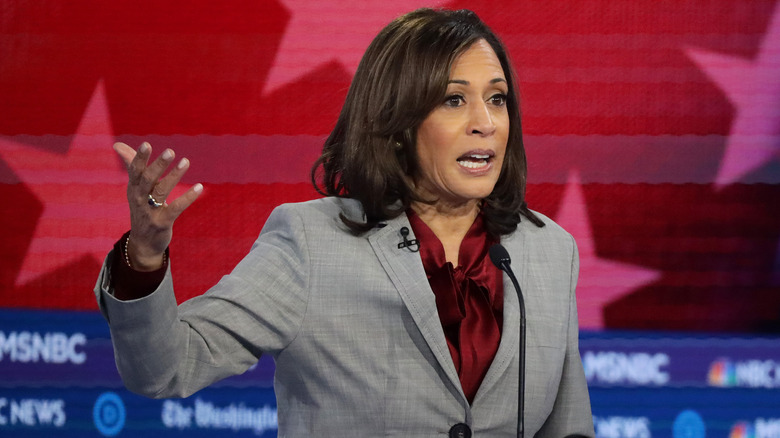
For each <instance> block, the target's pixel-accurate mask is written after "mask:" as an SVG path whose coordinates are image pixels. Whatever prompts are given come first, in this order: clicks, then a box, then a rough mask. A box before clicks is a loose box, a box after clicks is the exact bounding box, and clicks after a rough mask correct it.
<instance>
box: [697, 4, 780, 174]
mask: <svg viewBox="0 0 780 438" xmlns="http://www.w3.org/2000/svg"><path fill="white" fill-rule="evenodd" d="M687 52H688V55H689V56H690V57H691V58H693V60H694V61H695V62H696V63H697V64H698V65H699V68H701V69H702V70H703V71H704V72H705V73H707V75H708V76H709V77H710V78H711V79H712V80H713V81H714V82H715V83H716V84H717V85H718V86H719V87H720V89H721V90H723V92H724V93H725V94H726V96H727V97H728V99H729V101H730V102H731V103H732V105H734V107H735V109H736V116H735V118H734V121H733V123H732V125H731V131H730V133H729V138H728V141H727V144H726V152H725V156H724V157H723V161H722V162H721V167H720V169H719V171H718V175H717V177H716V178H715V185H716V186H717V187H723V186H724V185H727V184H730V183H733V182H735V181H738V180H739V179H740V178H741V177H743V176H744V175H746V174H748V173H750V172H751V171H753V170H755V169H758V168H760V167H761V166H763V165H764V164H765V163H766V162H768V161H770V160H772V159H773V158H775V157H778V156H779V154H780V7H776V8H775V12H774V15H773V16H772V19H771V22H770V23H769V28H768V29H767V32H766V34H765V35H764V40H763V42H762V44H761V48H760V50H759V52H758V55H757V56H756V57H755V59H753V60H752V61H751V60H745V59H741V58H737V57H733V56H726V55H721V54H718V53H712V52H708V51H706V50H701V49H695V48H694V49H688V50H687Z"/></svg>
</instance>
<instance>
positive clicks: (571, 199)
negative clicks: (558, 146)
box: [555, 171, 660, 329]
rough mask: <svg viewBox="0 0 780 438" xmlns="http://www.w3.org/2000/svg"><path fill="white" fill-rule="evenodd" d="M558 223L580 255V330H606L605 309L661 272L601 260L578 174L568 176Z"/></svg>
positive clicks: (578, 291) (652, 279)
mask: <svg viewBox="0 0 780 438" xmlns="http://www.w3.org/2000/svg"><path fill="white" fill-rule="evenodd" d="M561 202H562V204H561V208H560V210H559V211H558V215H557V217H556V219H555V221H556V222H557V223H558V224H559V225H560V226H562V227H563V228H565V229H566V230H567V231H568V232H570V233H571V234H572V235H573V236H574V239H575V240H576V241H577V246H578V248H579V253H580V278H579V281H578V282H577V310H578V314H579V315H578V316H579V323H580V328H586V329H602V328H604V306H605V305H606V304H609V303H610V302H612V301H614V300H615V299H617V298H619V297H622V296H624V295H628V294H629V293H631V292H632V291H634V290H635V289H637V288H639V287H640V286H643V285H645V284H648V283H651V282H653V281H655V280H656V279H657V278H659V277H660V273H659V272H658V271H654V270H650V269H646V268H642V267H638V266H634V265H629V264H627V263H620V262H614V261H610V260H605V259H602V258H599V256H598V255H597V254H596V245H595V243H594V241H593V232H592V228H591V226H590V221H589V219H588V212H587V208H586V206H585V196H584V195H583V193H582V186H581V184H580V177H579V174H578V172H576V171H574V172H571V173H570V174H569V180H568V182H567V184H566V192H565V193H564V195H563V200H562V201H561Z"/></svg>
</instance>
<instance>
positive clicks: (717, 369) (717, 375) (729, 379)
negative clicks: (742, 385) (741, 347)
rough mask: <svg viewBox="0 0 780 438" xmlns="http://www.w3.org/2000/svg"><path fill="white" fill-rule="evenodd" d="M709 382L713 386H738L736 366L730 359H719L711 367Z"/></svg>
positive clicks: (708, 376)
mask: <svg viewBox="0 0 780 438" xmlns="http://www.w3.org/2000/svg"><path fill="white" fill-rule="evenodd" d="M707 381H708V382H709V384H710V385H711V386H719V387H728V386H736V384H737V371H736V368H735V367H734V364H733V363H732V362H731V361H729V360H728V359H722V358H721V359H718V360H716V361H715V362H713V363H712V365H710V371H709V373H707Z"/></svg>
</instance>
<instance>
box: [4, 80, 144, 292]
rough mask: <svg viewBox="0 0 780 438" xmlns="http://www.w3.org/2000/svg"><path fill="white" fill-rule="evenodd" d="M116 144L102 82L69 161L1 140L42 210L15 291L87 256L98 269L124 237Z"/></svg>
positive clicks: (121, 176)
mask: <svg viewBox="0 0 780 438" xmlns="http://www.w3.org/2000/svg"><path fill="white" fill-rule="evenodd" d="M113 143H114V135H113V130H112V128H111V122H110V118H109V114H108V105H107V103H106V95H105V89H104V86H103V82H102V81H100V82H99V83H98V85H97V86H96V88H95V91H94V93H93V94H92V98H91V99H90V101H89V104H88V105H87V108H86V110H85V111H84V115H83V117H82V119H81V122H80V124H79V127H78V130H77V131H76V134H75V135H74V137H73V140H72V142H71V144H70V147H69V148H68V151H67V153H66V154H65V155H63V154H61V153H56V152H50V151H45V150H40V149H37V148H33V147H31V146H29V145H27V144H23V143H19V142H16V141H12V140H10V139H8V138H0V156H2V158H3V159H4V160H5V161H6V162H8V164H9V165H10V167H11V168H12V169H13V171H14V172H15V173H16V174H17V175H18V176H19V179H20V180H21V182H22V183H24V184H25V185H26V186H27V187H28V188H29V189H30V191H31V192H32V193H33V194H34V195H35V196H36V197H37V198H38V199H39V200H40V201H41V203H42V204H43V211H42V213H41V216H40V217H39V218H38V222H37V224H36V227H35V233H34V235H33V237H32V240H31V242H30V246H29V248H28V250H27V253H26V254H25V258H24V261H23V262H22V266H21V269H20V271H19V275H18V276H17V278H16V282H15V285H16V286H17V287H19V286H22V285H24V284H25V283H27V282H29V281H30V280H32V279H34V278H37V277H39V276H42V275H45V274H46V273H49V272H51V271H55V270H57V269H59V268H62V267H64V266H67V265H69V264H70V263H73V262H74V261H76V260H78V259H80V258H83V257H84V255H89V254H91V255H92V256H93V257H94V258H95V260H96V261H98V263H99V261H102V259H103V257H104V256H105V254H106V252H107V251H108V249H110V248H111V246H112V245H113V243H114V241H115V240H116V239H117V236H121V235H122V233H123V232H124V231H126V228H127V226H128V225H127V224H128V218H129V212H128V208H127V202H126V196H125V185H126V183H127V172H126V171H125V169H124V167H123V166H122V165H121V164H120V162H119V160H118V159H117V158H116V157H115V155H114V152H113V150H112V148H111V145H112V144H113Z"/></svg>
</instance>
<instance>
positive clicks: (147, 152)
mask: <svg viewBox="0 0 780 438" xmlns="http://www.w3.org/2000/svg"><path fill="white" fill-rule="evenodd" d="M151 155H152V145H150V144H149V143H147V142H143V143H141V146H140V147H139V148H138V150H137V151H136V153H135V157H133V161H131V162H130V164H129V165H128V166H127V173H128V175H129V177H130V184H133V185H135V184H138V183H139V182H140V180H141V175H143V172H144V170H145V169H146V163H148V162H149V157H150V156H151ZM147 192H148V190H147Z"/></svg>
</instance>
